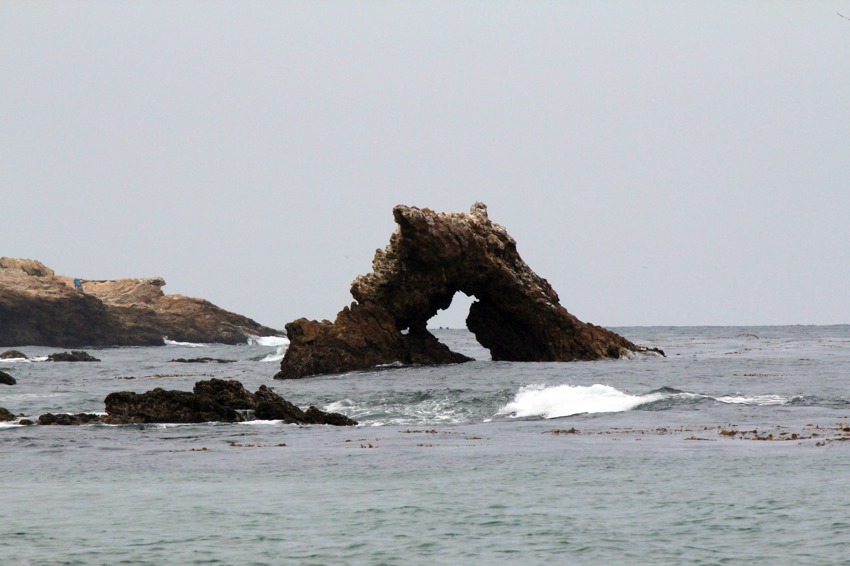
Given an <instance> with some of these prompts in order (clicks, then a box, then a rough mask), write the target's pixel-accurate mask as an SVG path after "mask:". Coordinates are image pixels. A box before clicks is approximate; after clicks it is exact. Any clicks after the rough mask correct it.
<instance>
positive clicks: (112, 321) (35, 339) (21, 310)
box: [0, 257, 280, 347]
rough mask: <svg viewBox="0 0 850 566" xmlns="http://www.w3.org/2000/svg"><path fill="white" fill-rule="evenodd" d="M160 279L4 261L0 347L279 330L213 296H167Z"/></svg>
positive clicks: (233, 338)
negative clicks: (76, 275) (100, 276)
mask: <svg viewBox="0 0 850 566" xmlns="http://www.w3.org/2000/svg"><path fill="white" fill-rule="evenodd" d="M164 285H165V280H164V279H162V278H161V277H152V278H143V279H117V280H110V281H94V280H85V279H84V280H82V290H79V289H76V288H75V285H74V280H73V279H72V278H71V277H65V276H59V275H56V274H55V273H54V271H53V270H52V269H50V268H48V267H46V266H45V265H43V264H42V263H40V262H38V261H35V260H30V259H15V258H7V257H3V258H0V320H2V321H3V324H0V344H9V345H24V344H26V345H35V346H65V347H75V346H157V345H162V344H163V336H167V337H168V338H170V339H171V340H175V341H178V342H219V343H225V344H238V343H243V342H245V341H246V340H247V338H248V337H249V336H271V335H279V334H280V332H279V331H277V330H274V329H272V328H269V327H267V326H263V325H261V324H258V323H257V322H255V321H253V320H251V319H250V318H247V317H244V316H241V315H238V314H235V313H232V312H228V311H225V310H224V309H221V308H219V307H217V306H215V305H214V304H212V303H210V302H209V301H205V300H203V299H196V298H191V297H184V296H182V295H165V294H164V293H163V292H162V287H163V286H164Z"/></svg>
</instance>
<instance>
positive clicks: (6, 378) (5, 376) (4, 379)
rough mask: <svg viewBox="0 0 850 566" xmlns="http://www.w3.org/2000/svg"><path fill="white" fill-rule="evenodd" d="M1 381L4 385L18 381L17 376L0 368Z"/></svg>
mask: <svg viewBox="0 0 850 566" xmlns="http://www.w3.org/2000/svg"><path fill="white" fill-rule="evenodd" d="M0 383H2V384H3V385H15V384H16V383H17V381H15V378H14V377H12V376H11V375H9V374H8V373H6V372H5V371H3V370H0Z"/></svg>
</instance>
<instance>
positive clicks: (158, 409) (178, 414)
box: [104, 387, 244, 423]
mask: <svg viewBox="0 0 850 566" xmlns="http://www.w3.org/2000/svg"><path fill="white" fill-rule="evenodd" d="M104 403H106V413H107V414H108V415H109V416H110V417H111V418H112V419H114V420H115V421H118V422H126V423H205V422H225V423H235V422H241V421H242V420H244V419H243V418H242V415H241V414H240V413H239V412H238V411H236V409H233V408H231V407H225V406H223V405H221V404H220V403H217V402H216V401H215V400H214V399H212V398H211V397H205V396H200V395H195V394H194V393H191V392H189V391H166V390H165V389H162V388H161V387H157V388H156V389H153V390H151V391H148V392H146V393H133V392H130V391H119V392H116V393H110V394H109V395H107V396H106V399H105V400H104Z"/></svg>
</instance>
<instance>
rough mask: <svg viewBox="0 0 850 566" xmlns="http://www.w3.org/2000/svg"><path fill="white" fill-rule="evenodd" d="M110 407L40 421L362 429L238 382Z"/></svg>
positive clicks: (118, 399) (112, 401)
mask: <svg viewBox="0 0 850 566" xmlns="http://www.w3.org/2000/svg"><path fill="white" fill-rule="evenodd" d="M104 404H105V405H106V415H95V414H90V413H79V414H76V415H70V414H53V413H47V414H44V415H41V416H40V417H39V418H38V424H40V425H82V424H113V425H116V424H117V425H121V424H149V423H205V422H224V423H236V422H243V421H247V420H253V419H260V420H279V421H283V422H284V423H287V424H328V425H335V426H352V425H356V424H357V421H354V420H352V419H350V418H348V417H346V416H345V415H342V414H340V413H328V412H325V411H322V410H321V409H317V408H316V407H312V406H311V407H310V408H308V409H307V410H306V411H304V410H302V409H300V408H299V407H297V406H295V405H293V404H292V403H290V402H289V401H287V400H286V399H284V398H283V397H281V396H280V395H278V394H277V393H275V392H274V391H272V390H271V389H270V388H268V387H266V386H265V385H261V386H260V388H259V389H258V390H257V391H256V392H255V393H250V392H249V391H248V390H247V389H245V388H244V387H243V385H242V384H241V383H240V382H239V381H236V380H234V379H230V380H223V379H210V380H207V381H198V382H197V383H195V387H194V389H193V390H192V391H191V392H190V391H173V390H165V389H161V388H159V387H157V388H156V389H153V390H151V391H148V392H146V393H133V392H130V391H118V392H115V393H110V394H109V395H107V396H106V399H105V400H104ZM0 418H2V417H0Z"/></svg>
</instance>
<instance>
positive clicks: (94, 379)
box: [0, 326, 850, 565]
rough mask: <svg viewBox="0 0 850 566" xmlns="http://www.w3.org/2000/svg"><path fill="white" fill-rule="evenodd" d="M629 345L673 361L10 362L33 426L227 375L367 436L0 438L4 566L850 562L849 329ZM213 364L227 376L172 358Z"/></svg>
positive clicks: (36, 432) (462, 343) (15, 432)
mask: <svg viewBox="0 0 850 566" xmlns="http://www.w3.org/2000/svg"><path fill="white" fill-rule="evenodd" d="M615 330H617V331H618V332H620V333H621V334H623V335H625V336H626V337H628V338H629V339H631V340H633V341H635V342H637V343H640V344H645V345H649V346H654V347H660V348H662V349H663V350H665V351H666V353H667V357H666V358H662V357H657V356H637V357H635V358H632V359H622V360H606V361H599V362H575V363H508V362H491V361H487V359H486V358H487V356H486V354H487V352H486V351H484V350H483V349H482V348H481V347H480V346H478V345H477V343H476V342H475V340H474V338H473V337H472V336H471V335H470V334H469V333H467V332H466V331H463V330H441V331H436V332H435V333H436V334H437V335H438V337H439V338H440V339H441V340H443V341H444V342H445V343H447V344H448V345H450V346H451V347H452V348H454V349H456V350H458V351H461V352H464V353H467V354H468V355H472V356H473V357H475V358H476V361H474V362H470V363H467V364H461V365H455V366H443V367H414V368H393V367H389V368H379V369H376V370H374V371H364V372H354V373H349V374H344V375H334V376H323V377H315V378H309V379H304V380H299V381H274V380H272V376H273V375H274V373H275V372H276V371H277V369H278V362H279V360H280V358H281V356H282V355H283V352H284V348H285V345H283V344H282V343H280V342H275V341H273V340H268V339H259V340H255V341H253V343H252V344H245V345H242V346H223V345H193V344H181V343H175V342H170V343H169V344H168V345H166V346H163V347H159V348H109V349H88V350H87V351H89V353H91V354H93V355H94V356H96V357H98V358H100V359H101V360H102V361H101V362H100V363H52V362H46V361H32V362H8V361H7V362H0V369H3V370H5V371H8V372H9V373H11V374H12V375H13V376H14V377H15V378H16V379H17V384H16V385H14V386H5V385H0V406H2V407H5V408H7V409H9V410H10V411H12V412H13V413H16V414H24V415H28V416H37V415H39V414H43V413H46V412H69V413H76V412H100V411H103V399H104V397H105V396H106V395H107V394H108V393H110V392H112V391H119V390H130V391H138V392H141V391H147V390H150V389H153V388H154V387H163V388H167V389H183V390H190V389H191V388H192V386H193V385H194V383H195V382H196V381H198V380H200V379H209V378H210V377H218V378H227V379H238V380H240V381H241V382H242V383H243V384H244V385H245V386H246V387H247V388H248V389H250V390H252V391H254V390H256V388H257V387H258V386H259V385H261V384H266V385H270V386H272V387H274V388H275V390H276V391H277V392H278V393H280V394H282V395H283V396H284V397H286V398H287V399H289V400H291V401H293V402H295V403H296V404H298V405H302V406H305V407H306V406H307V405H310V404H315V405H317V406H320V407H323V408H325V409H331V410H335V411H340V412H343V413H346V414H348V415H349V416H351V417H353V418H355V419H357V420H359V421H360V423H361V424H360V426H357V427H353V428H349V427H343V428H337V427H329V426H295V425H284V424H281V423H278V422H268V421H265V422H258V421H254V422H249V423H239V424H215V423H210V424H203V425H145V426H101V425H93V426H82V427H60V426H53V427H47V426H14V425H6V426H2V428H0V477H2V492H0V493H2V496H0V509H2V516H0V560H2V564H4V565H7V564H27V565H29V564H86V565H88V564H157V565H160V564H398V565H402V564H404V565H408V564H423V565H427V564H547V565H548V564H609V565H610V564H630V565H631V564H770V565H775V564H850V558H848V557H850V495H848V489H847V477H848V472H847V470H848V469H850V386H848V384H850V326H830V327H823V326H821V327H818V326H812V327H808V326H806V327H801V326H794V327H759V328H753V327H747V328H744V327H723V328H721V327H705V328H674V327H670V328H668V327H664V328H662V327H648V328H641V327H638V328H619V329H615ZM5 349H6V348H3V347H2V346H0V351H2V350H5ZM16 349H19V350H22V351H23V352H25V353H26V354H28V355H29V356H31V357H35V358H36V360H43V359H44V357H46V356H47V354H49V353H52V352H55V351H58V350H57V349H55V348H36V347H30V348H26V347H24V348H16ZM197 357H211V358H220V359H228V360H233V362H232V363H226V364H182V363H174V362H171V361H170V360H172V359H175V358H197ZM845 429H846V430H845Z"/></svg>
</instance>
